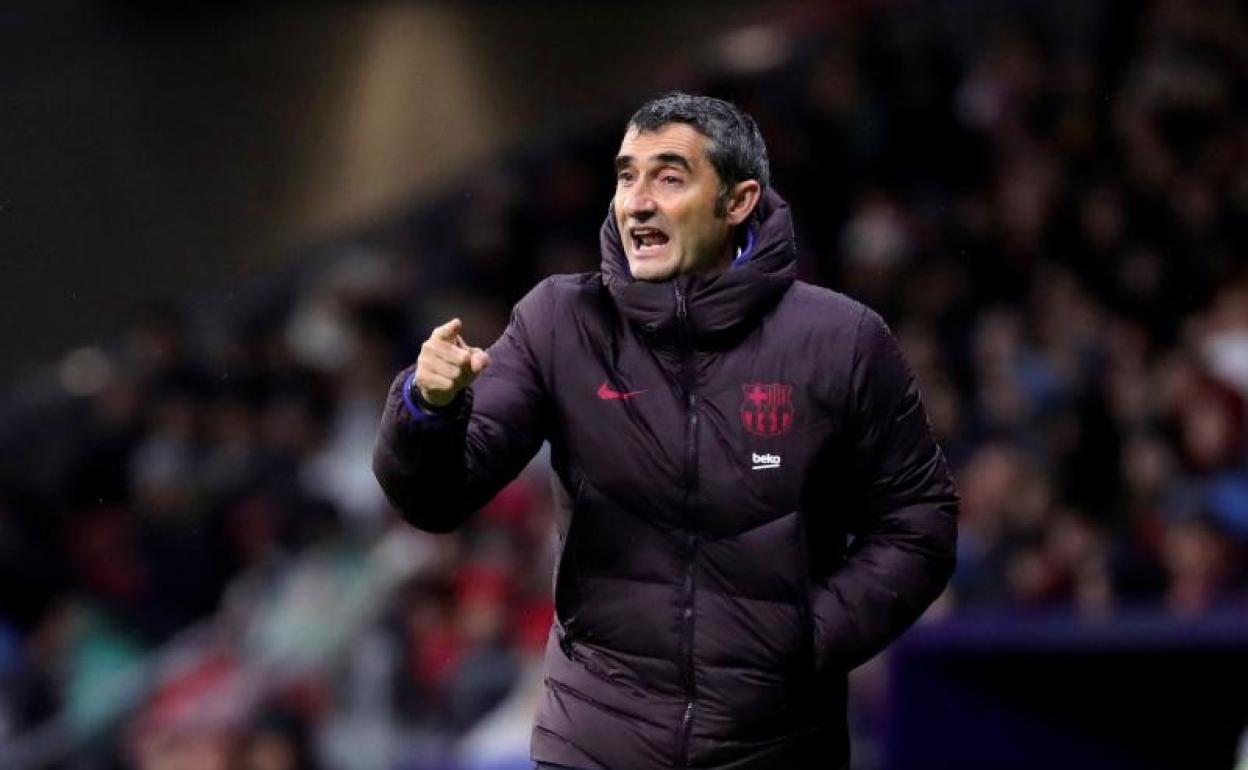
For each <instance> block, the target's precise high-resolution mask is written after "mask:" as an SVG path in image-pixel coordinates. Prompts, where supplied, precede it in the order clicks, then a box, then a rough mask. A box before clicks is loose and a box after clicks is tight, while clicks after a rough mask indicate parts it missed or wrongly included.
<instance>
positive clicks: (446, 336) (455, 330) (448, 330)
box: [429, 318, 464, 343]
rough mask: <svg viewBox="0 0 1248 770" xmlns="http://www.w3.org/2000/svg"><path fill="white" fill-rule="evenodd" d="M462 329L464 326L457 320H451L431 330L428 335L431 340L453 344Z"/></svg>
mask: <svg viewBox="0 0 1248 770" xmlns="http://www.w3.org/2000/svg"><path fill="white" fill-rule="evenodd" d="M463 328H464V324H463V322H462V321H460V320H459V319H458V318H452V319H451V320H449V321H447V322H446V323H444V324H442V325H441V326H439V327H438V328H436V329H434V330H433V333H432V334H430V335H429V337H430V338H431V339H435V340H441V341H442V342H450V343H454V342H455V340H456V339H457V338H458V337H459V332H460V330H461V329H463Z"/></svg>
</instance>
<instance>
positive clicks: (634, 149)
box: [618, 123, 710, 166]
mask: <svg viewBox="0 0 1248 770" xmlns="http://www.w3.org/2000/svg"><path fill="white" fill-rule="evenodd" d="M709 141H710V140H709V139H707V138H706V137H705V136H703V135H702V134H700V133H698V130H697V129H695V128H694V127H693V126H689V125H686V124H684V123H668V124H667V125H665V126H663V127H662V128H659V129H658V130H657V131H638V130H637V129H635V128H629V129H628V131H626V132H625V133H624V139H623V141H621V142H620V151H619V153H618V156H619V157H625V156H627V157H630V158H632V159H633V161H634V162H636V163H646V162H649V161H651V160H653V159H655V158H656V157H657V156H659V155H672V154H675V155H680V156H682V157H684V158H687V159H688V160H689V164H690V165H691V166H696V165H698V163H699V162H700V161H702V160H704V159H705V158H706V145H707V143H708V142H709Z"/></svg>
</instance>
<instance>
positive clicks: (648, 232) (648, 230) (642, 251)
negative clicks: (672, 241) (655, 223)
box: [628, 227, 668, 257]
mask: <svg viewBox="0 0 1248 770" xmlns="http://www.w3.org/2000/svg"><path fill="white" fill-rule="evenodd" d="M628 233H629V235H630V236H632V238H633V253H635V254H636V255H637V256H639V257H645V256H649V255H651V254H657V253H658V252H659V251H661V250H662V249H663V247H664V246H666V245H667V240H668V239H667V234H666V233H664V232H663V231H662V230H660V229H658V228H657V227H634V228H633V229H631V230H629V231H628Z"/></svg>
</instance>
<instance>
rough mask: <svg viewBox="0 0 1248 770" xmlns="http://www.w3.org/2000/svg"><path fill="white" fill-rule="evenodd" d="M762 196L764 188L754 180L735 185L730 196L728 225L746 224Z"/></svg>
mask: <svg viewBox="0 0 1248 770" xmlns="http://www.w3.org/2000/svg"><path fill="white" fill-rule="evenodd" d="M761 196H762V187H761V186H760V185H759V184H758V182H757V181H756V180H754V179H747V180H745V181H744V182H737V183H736V184H735V185H733V188H732V192H731V193H730V194H729V195H728V210H727V212H726V214H727V218H728V224H730V225H739V224H741V223H742V222H744V221H745V220H746V219H747V218H748V217H749V216H750V214H751V213H753V211H754V207H755V206H757V205H758V199H759V197H761Z"/></svg>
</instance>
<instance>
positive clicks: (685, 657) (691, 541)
mask: <svg viewBox="0 0 1248 770" xmlns="http://www.w3.org/2000/svg"><path fill="white" fill-rule="evenodd" d="M674 288H675V291H676V319H677V322H678V323H679V328H680V340H681V353H682V363H681V389H682V390H683V391H684V394H685V407H686V422H685V479H684V482H685V484H684V486H685V516H686V526H687V530H686V533H685V544H686V546H687V548H688V551H689V553H688V563H687V564H686V566H685V579H684V584H683V586H682V592H681V664H682V669H683V671H684V679H685V713H684V717H683V718H682V719H681V723H680V734H679V736H678V738H677V752H676V753H677V759H678V760H679V762H680V766H681V767H688V766H689V735H690V733H691V732H692V731H693V713H694V709H695V708H696V706H697V686H696V682H695V679H694V672H693V608H694V595H695V590H696V589H695V586H694V569H695V568H696V565H697V555H698V536H697V532H696V530H695V528H694V524H693V506H694V498H695V495H696V494H697V481H698V475H697V467H698V395H697V393H696V392H695V388H694V386H695V383H696V380H697V373H696V371H695V370H694V361H693V340H692V337H691V335H690V333H689V332H690V329H689V310H688V307H687V305H686V298H685V293H684V292H683V291H682V290H681V288H680V287H679V286H675V287H674Z"/></svg>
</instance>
